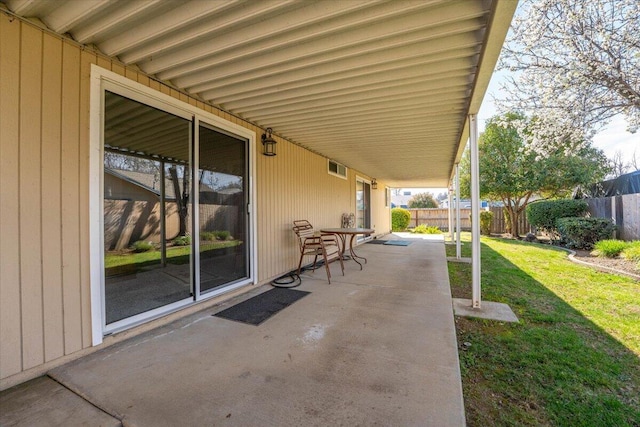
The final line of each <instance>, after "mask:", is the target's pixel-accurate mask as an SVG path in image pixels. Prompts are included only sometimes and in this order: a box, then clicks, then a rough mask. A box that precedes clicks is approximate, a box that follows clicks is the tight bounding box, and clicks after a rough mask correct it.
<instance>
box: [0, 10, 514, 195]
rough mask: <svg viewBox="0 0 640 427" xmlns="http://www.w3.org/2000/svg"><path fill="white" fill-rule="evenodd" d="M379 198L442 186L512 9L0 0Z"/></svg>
mask: <svg viewBox="0 0 640 427" xmlns="http://www.w3.org/2000/svg"><path fill="white" fill-rule="evenodd" d="M1 1H3V2H5V3H6V5H7V7H8V9H9V10H10V11H12V12H14V13H15V14H17V15H20V16H23V17H27V18H37V19H38V20H40V21H42V22H43V23H44V24H45V25H46V26H47V27H48V28H49V29H51V30H52V31H54V32H56V33H58V34H67V35H69V36H70V37H72V38H73V39H74V40H76V41H77V42H79V43H81V44H85V45H94V46H95V47H96V48H97V49H98V50H99V51H101V52H102V53H104V54H106V55H108V56H110V57H117V58H118V59H119V60H120V61H122V62H123V63H125V64H127V65H131V66H136V67H138V68H139V69H141V70H143V71H144V72H146V73H148V74H149V75H151V76H154V77H155V78H157V79H158V80H161V81H164V82H166V83H168V84H170V85H172V86H174V87H176V88H178V89H180V90H183V91H185V92H187V93H189V94H191V95H193V96H195V97H197V98H200V99H202V100H204V101H206V102H208V103H210V104H213V105H215V106H217V107H219V108H221V109H223V110H225V111H228V112H229V113H231V114H233V115H235V116H238V117H241V118H243V119H245V120H248V121H250V122H252V123H254V124H257V125H259V126H261V127H263V128H266V127H272V128H273V129H274V133H275V134H277V135H278V136H281V137H283V138H286V139H287V140H289V141H291V142H293V143H295V144H298V145H301V146H304V147H306V148H308V149H310V150H312V151H314V152H316V153H319V154H322V155H324V156H326V157H329V158H331V159H333V160H336V161H338V162H340V163H343V164H345V165H346V166H347V167H350V168H355V169H358V170H360V171H362V172H363V173H366V174H368V175H370V176H371V177H375V178H377V179H378V180H382V181H384V182H385V183H387V184H388V185H391V186H393V187H445V186H447V185H448V181H449V178H450V176H451V173H452V168H453V165H454V164H455V163H456V162H457V161H458V160H459V158H460V156H461V154H462V150H463V148H464V145H465V144H466V140H467V137H468V119H467V116H468V114H475V113H477V112H478V110H479V108H480V104H481V102H482V98H483V96H484V93H485V91H486V88H487V85H488V84H489V80H490V78H491V74H492V72H493V68H494V66H495V63H496V61H497V58H498V55H499V52H500V49H501V47H502V44H503V41H504V38H505V36H506V33H507V30H508V28H509V24H510V22H511V19H512V17H513V14H514V11H515V8H516V6H517V1H516V0H418V1H410V0H407V1H405V0H391V1H372V0H341V1H338V0H335V1H332V0H327V1H296V0H259V1H258V0H249V1H243V0H206V1H186V0H128V1H116V0H84V1H77V0H1Z"/></svg>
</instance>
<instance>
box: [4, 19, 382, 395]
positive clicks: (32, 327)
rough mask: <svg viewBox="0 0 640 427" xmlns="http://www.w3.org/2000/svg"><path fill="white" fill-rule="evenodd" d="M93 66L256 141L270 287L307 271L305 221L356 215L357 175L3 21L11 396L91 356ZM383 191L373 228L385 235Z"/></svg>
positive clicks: (262, 263)
mask: <svg viewBox="0 0 640 427" xmlns="http://www.w3.org/2000/svg"><path fill="white" fill-rule="evenodd" d="M91 64H97V65H99V66H101V67H103V68H105V69H108V70H111V71H113V72H115V73H118V74H120V75H123V76H126V77H127V78H129V79H131V80H133V81H137V82H139V83H141V84H143V85H146V86H148V87H150V88H152V89H154V90H158V91H161V92H162V93H165V94H169V95H170V96H172V97H175V98H177V99H180V100H183V101H185V102H188V103H189V104H191V105H195V106H198V107H199V108H202V109H204V110H205V111H207V112H209V113H212V114H215V115H217V116H220V117H222V118H225V119H226V120H229V121H231V122H233V123H236V124H239V125H241V126H244V127H246V128H248V129H250V130H252V131H254V132H255V133H256V135H257V143H256V144H257V147H256V159H255V163H256V170H255V175H254V178H253V185H254V190H255V191H256V195H257V203H256V206H254V207H253V209H254V212H255V214H256V225H257V235H258V240H257V253H258V260H257V265H258V271H259V274H258V277H257V279H258V282H260V283H264V282H267V281H269V280H271V279H272V278H274V277H277V276H279V275H281V274H283V273H285V272H287V271H289V270H291V269H293V268H294V267H295V266H297V261H298V249H297V243H296V241H295V239H294V234H293V232H292V231H291V226H292V222H293V220H295V219H308V220H309V221H311V222H312V223H313V224H314V225H316V226H317V227H335V226H338V225H339V224H340V216H341V214H342V213H343V212H354V211H355V175H356V173H357V172H356V171H354V170H349V175H348V179H347V180H344V179H341V178H337V177H335V176H332V175H329V174H328V173H327V161H326V159H325V158H323V157H321V156H319V155H316V154H314V153H312V152H310V151H308V150H306V149H304V148H301V147H299V146H297V145H293V144H291V143H288V142H286V141H284V140H282V139H280V138H276V139H277V141H278V146H277V150H278V155H277V156H276V157H266V156H262V155H261V154H260V153H261V150H262V145H261V143H260V135H261V134H262V130H261V129H259V128H257V127H255V126H253V125H251V124H249V123H246V122H244V121H242V120H241V119H238V118H236V117H233V116H231V115H230V114H228V113H225V112H221V111H219V110H216V109H215V108H213V107H211V106H209V105H205V104H204V103H202V102H201V101H198V100H196V99H192V98H190V97H188V96H187V95H185V94H183V93H180V92H178V91H176V90H174V89H171V88H170V87H168V86H166V85H163V84H161V83H158V82H157V81H155V80H152V79H150V78H149V77H148V76H146V75H144V74H142V73H139V72H137V71H135V70H132V69H127V68H125V67H124V66H122V65H121V64H120V63H118V62H117V61H115V60H111V59H109V58H105V57H103V56H101V55H97V54H96V53H93V52H91V51H89V50H84V49H82V48H80V47H79V46H77V45H76V44H75V43H73V42H71V41H68V40H62V39H60V38H59V37H57V36H54V35H50V34H49V33H47V32H45V31H43V30H41V29H39V28H37V27H35V26H33V25H31V24H29V23H25V22H22V21H20V20H19V19H11V18H9V17H7V16H5V15H4V14H1V13H0V75H1V76H2V78H1V79H0V190H1V191H0V343H1V345H0V388H3V387H4V386H3V385H6V384H9V383H10V381H7V380H6V379H7V378H11V377H12V376H16V375H18V374H20V373H22V372H24V371H29V370H30V369H31V370H32V371H34V372H35V371H36V370H37V369H38V367H41V366H43V365H44V366H46V365H47V364H49V365H51V363H50V362H52V363H55V361H56V360H57V359H60V358H62V357H64V356H68V355H72V354H74V353H77V352H78V351H79V350H82V349H84V348H87V347H90V346H91V338H92V337H91V294H90V271H89V268H90V265H89V249H90V244H91V242H90V241H89V228H90V222H91V221H98V220H99V218H90V217H89V187H88V185H89V127H90V117H89V102H90V93H89V91H90V84H89V79H90V67H91ZM276 131H277V129H276ZM362 176H364V175H362ZM379 188H381V189H379V190H375V191H372V200H373V209H372V214H373V216H372V218H373V223H374V224H375V226H376V231H377V232H378V233H384V232H388V230H389V226H388V225H389V216H388V215H389V214H388V208H385V207H384V183H380V187H379ZM67 358H68V357H67Z"/></svg>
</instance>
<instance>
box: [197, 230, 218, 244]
mask: <svg viewBox="0 0 640 427" xmlns="http://www.w3.org/2000/svg"><path fill="white" fill-rule="evenodd" d="M200 240H203V241H208V242H210V241H212V240H216V233H215V231H201V232H200Z"/></svg>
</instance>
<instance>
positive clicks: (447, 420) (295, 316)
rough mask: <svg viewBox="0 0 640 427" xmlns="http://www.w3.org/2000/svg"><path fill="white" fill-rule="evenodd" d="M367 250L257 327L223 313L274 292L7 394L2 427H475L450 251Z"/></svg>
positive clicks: (421, 243) (315, 276)
mask: <svg viewBox="0 0 640 427" xmlns="http://www.w3.org/2000/svg"><path fill="white" fill-rule="evenodd" d="M390 238H397V237H395V236H390ZM402 238H403V239H406V240H408V239H407V238H406V237H405V236H402ZM357 252H358V253H359V254H361V255H363V256H365V257H367V258H368V263H367V264H366V265H365V266H364V269H363V270H362V271H360V269H359V267H358V265H357V264H355V263H354V262H353V261H346V264H345V275H344V276H342V275H341V273H340V267H339V264H338V263H332V264H331V271H332V276H333V277H332V283H331V285H329V284H328V283H327V281H326V275H325V271H324V268H322V269H319V270H316V271H315V272H306V273H304V274H303V282H302V285H301V286H300V287H298V288H296V289H300V290H306V291H310V292H311V294H310V295H307V296H306V297H304V298H302V299H301V300H299V301H297V302H296V303H294V304H293V305H291V306H289V307H287V308H285V309H284V310H283V311H281V312H279V313H277V314H276V315H275V316H273V317H272V318H270V319H269V320H267V321H265V322H264V323H263V324H261V325H260V326H252V325H247V324H243V323H238V322H234V321H230V320H226V319H222V318H218V317H213V316H212V314H214V313H216V312H218V311H221V310H223V309H225V308H227V307H230V306H232V305H234V304H236V303H238V302H240V301H242V300H245V299H248V298H250V297H252V296H254V295H257V294H259V293H262V292H265V291H268V290H269V289H271V287H270V286H261V287H258V288H255V289H253V290H251V291H250V292H248V293H246V294H243V295H241V296H239V297H236V298H234V299H232V300H229V301H227V302H225V303H224V304H222V305H219V306H216V307H213V308H209V309H205V310H202V311H200V312H198V313H196V314H193V315H190V316H188V317H185V318H183V319H180V320H178V321H176V322H173V323H171V324H168V325H166V326H163V327H160V328H158V329H155V330H152V331H150V332H148V333H145V334H142V335H139V336H137V337H134V338H132V339H130V340H127V341H124V342H121V343H119V344H115V345H113V346H110V347H108V348H105V349H103V350H101V351H98V352H96V353H93V354H91V355H89V356H86V357H84V358H81V359H78V360H76V361H73V362H71V363H69V364H67V365H64V366H61V367H59V368H56V369H54V370H52V371H51V372H49V374H48V377H44V378H40V379H37V380H34V381H32V382H29V383H25V384H22V385H20V386H17V387H14V388H13V389H9V390H5V391H4V392H2V394H0V404H1V406H0V409H2V411H1V413H0V425H3V426H5V425H30V426H32V425H120V424H121V425H125V426H126V425H131V426H176V425H194V426H196V425H208V426H210V425H214V426H328V425H332V426H333V425H345V426H357V425H366V426H373V425H387V426H462V425H464V424H465V418H464V406H463V399H462V387H461V381H460V370H459V365H458V352H457V345H456V337H455V326H454V317H453V309H452V302H451V293H450V289H449V278H448V274H447V262H446V257H445V251H444V244H443V242H442V241H432V240H423V239H416V240H412V243H411V244H410V245H409V246H386V245H371V244H364V245H360V246H359V247H358V248H357ZM56 382H58V383H59V384H56ZM52 384H53V385H52ZM60 384H61V385H62V386H64V387H62V386H60ZM56 387H58V388H60V390H58V391H57V392H55V393H53V392H51V390H52V389H54V388H56ZM69 390H71V391H73V393H71V392H70V391H69ZM78 396H80V397H82V398H83V399H84V400H83V401H81V402H83V404H82V405H84V407H81V408H80V409H77V410H74V411H72V412H71V414H73V415H71V418H70V417H69V416H68V415H65V410H66V409H69V408H71V405H72V403H70V402H71V400H73V404H77V403H78V399H79V398H78ZM47 398H49V399H54V400H53V401H51V400H47ZM55 399H58V400H55ZM82 405H81V406H82ZM69 410H71V409H69ZM66 412H67V413H68V412H69V411H66Z"/></svg>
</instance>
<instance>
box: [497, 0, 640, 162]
mask: <svg viewBox="0 0 640 427" xmlns="http://www.w3.org/2000/svg"><path fill="white" fill-rule="evenodd" d="M520 11H521V13H519V14H518V15H517V16H516V18H515V19H514V21H513V25H512V29H511V35H510V36H509V38H508V39H507V42H506V44H505V47H504V49H503V53H502V58H501V61H500V68H501V69H508V70H509V71H511V72H512V74H511V78H510V79H509V82H508V83H507V84H506V85H505V86H504V87H503V88H502V89H503V93H506V94H507V95H508V96H507V97H506V98H505V99H504V100H502V101H500V100H499V101H498V103H499V104H500V105H501V109H502V110H503V111H513V110H516V111H523V112H526V113H527V114H528V115H530V116H537V117H538V119H537V120H536V121H535V122H533V123H529V124H528V125H525V124H522V125H523V126H522V129H524V127H528V133H527V134H524V133H523V132H522V129H521V134H522V136H523V137H524V138H525V139H526V140H527V143H528V144H527V146H528V147H530V148H533V149H534V150H536V151H537V152H538V153H542V154H544V155H546V154H548V153H550V152H553V151H554V150H555V149H556V148H557V147H559V146H562V147H564V148H565V149H568V148H571V149H574V150H578V149H580V148H583V147H585V146H588V145H589V143H590V141H591V138H592V137H593V135H594V134H595V133H596V132H597V131H598V130H599V129H601V128H602V127H603V126H604V125H606V124H607V123H608V122H609V120H610V119H611V118H612V117H613V116H616V115H618V114H622V115H624V116H625V117H626V120H627V123H628V125H629V130H630V131H631V132H635V131H636V130H637V129H638V127H639V126H640V42H639V40H640V39H639V38H638V31H639V30H638V29H639V28H640V13H639V12H638V1H637V0H590V1H581V0H523V1H522V2H521V5H520Z"/></svg>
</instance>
